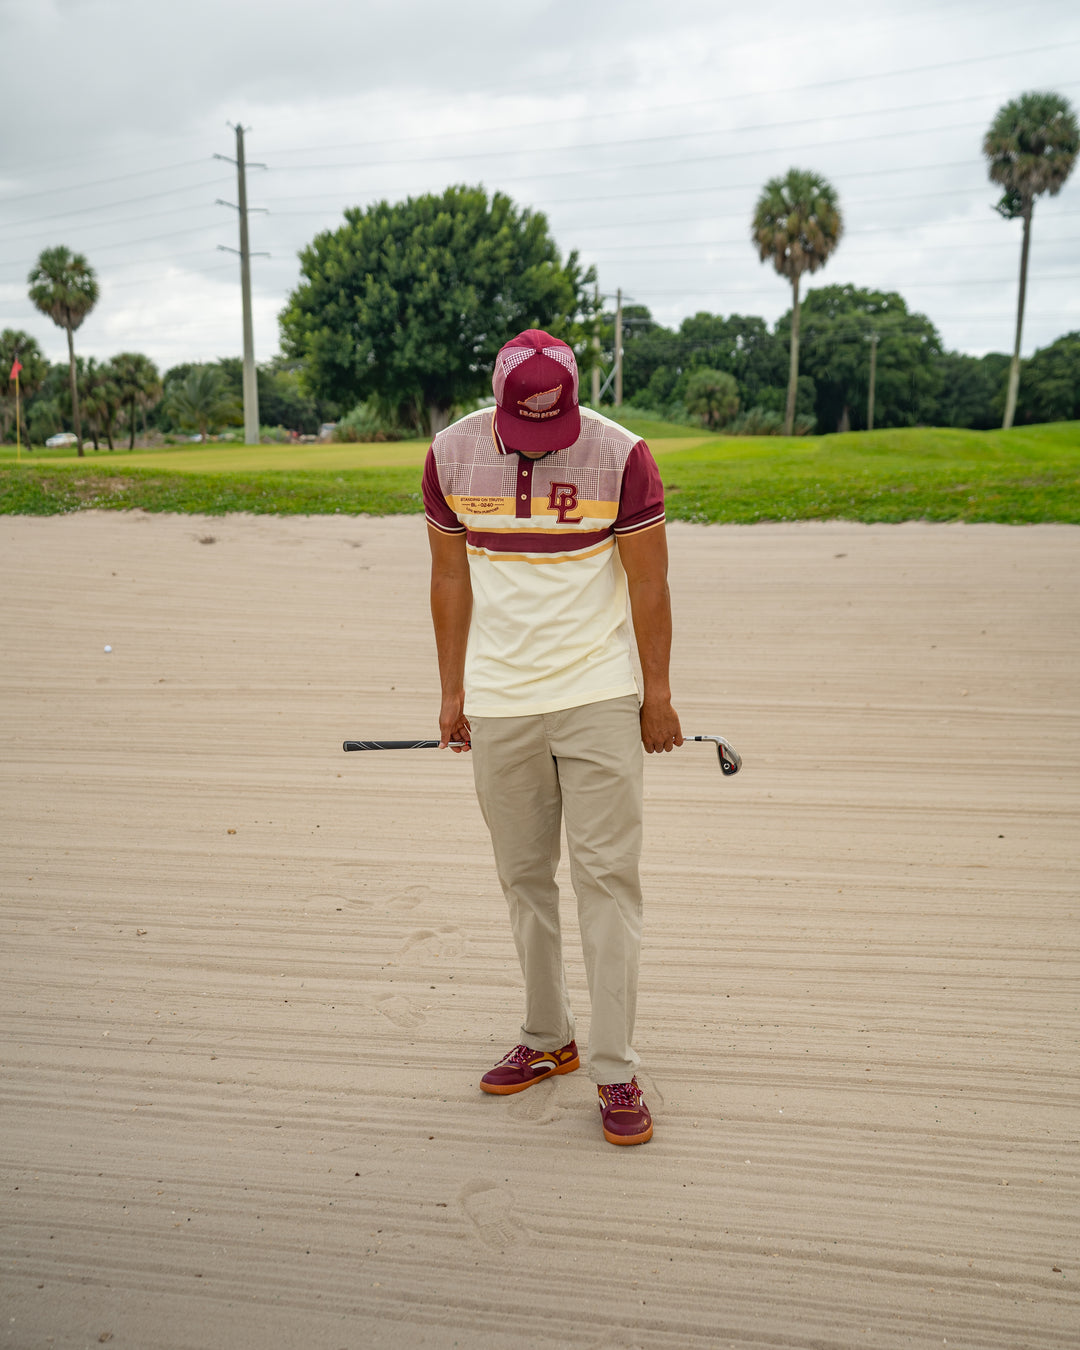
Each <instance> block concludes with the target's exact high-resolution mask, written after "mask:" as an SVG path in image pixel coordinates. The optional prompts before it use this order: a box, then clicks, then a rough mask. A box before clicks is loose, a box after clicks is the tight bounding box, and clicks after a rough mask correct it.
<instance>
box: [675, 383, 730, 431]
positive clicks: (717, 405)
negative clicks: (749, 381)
mask: <svg viewBox="0 0 1080 1350" xmlns="http://www.w3.org/2000/svg"><path fill="white" fill-rule="evenodd" d="M683 401H684V402H685V404H686V411H687V412H689V413H693V414H694V415H696V416H697V417H700V418H701V421H702V424H703V425H704V426H706V427H708V428H709V429H710V430H715V429H716V428H717V427H722V426H725V425H726V424H727V423H728V422H730V421H731V419H732V418H733V417H734V416H735V414H736V413H737V412H738V411H739V386H738V384H737V383H736V381H735V376H734V375H729V374H728V372H727V371H726V370H695V371H693V373H692V374H691V376H690V378H689V379H688V380H687V382H686V392H685V393H684V395H683Z"/></svg>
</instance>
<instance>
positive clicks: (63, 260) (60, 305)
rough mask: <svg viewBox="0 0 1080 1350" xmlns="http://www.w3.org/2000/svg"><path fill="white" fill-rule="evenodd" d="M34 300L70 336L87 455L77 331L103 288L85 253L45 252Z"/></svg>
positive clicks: (75, 411) (75, 407) (78, 424)
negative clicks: (80, 390)
mask: <svg viewBox="0 0 1080 1350" xmlns="http://www.w3.org/2000/svg"><path fill="white" fill-rule="evenodd" d="M28 280H29V283H30V299H31V300H32V301H33V303H34V304H35V305H36V306H37V308H38V309H40V310H41V312H42V314H47V315H48V316H49V318H50V319H52V321H53V323H55V324H56V325H57V326H58V327H60V328H62V329H63V330H64V332H65V333H66V334H67V343H68V377H69V379H70V382H71V413H72V418H73V420H74V422H75V435H76V437H77V438H78V445H79V454H80V455H81V454H82V452H83V444H82V419H81V417H80V415H79V389H78V378H77V372H76V369H75V337H74V334H75V330H76V329H77V328H78V327H79V325H80V324H81V323H82V321H83V320H84V319H85V318H86V316H87V315H88V314H89V313H90V311H91V310H92V309H93V308H94V306H95V305H96V304H97V302H98V296H99V295H100V289H99V287H98V282H97V277H96V276H95V275H94V269H93V268H92V267H91V266H90V264H89V263H88V262H87V261H86V259H85V258H84V257H83V255H82V254H81V253H72V252H71V250H70V249H67V248H64V246H63V245H62V244H60V245H57V247H56V248H47V249H44V250H43V252H42V253H41V255H40V257H39V258H38V260H37V263H36V264H35V266H34V269H33V271H32V272H31V273H30V276H29V278H28Z"/></svg>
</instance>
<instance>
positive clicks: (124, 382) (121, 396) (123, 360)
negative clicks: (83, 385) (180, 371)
mask: <svg viewBox="0 0 1080 1350" xmlns="http://www.w3.org/2000/svg"><path fill="white" fill-rule="evenodd" d="M109 367H110V370H111V373H112V381H113V384H114V385H115V386H116V393H117V398H118V400H119V402H120V405H121V407H123V408H124V410H125V411H126V413H127V422H128V449H129V450H134V449H135V414H136V412H138V411H140V410H141V411H142V412H143V413H144V414H145V412H146V410H147V408H150V407H152V406H153V405H154V404H155V403H156V402H157V401H158V399H159V398H160V397H161V389H162V386H161V376H160V375H159V374H158V368H157V366H155V365H154V363H153V361H151V360H150V358H149V357H148V356H144V355H143V354H142V352H120V354H119V355H118V356H114V357H113V359H112V360H111V361H110V362H109Z"/></svg>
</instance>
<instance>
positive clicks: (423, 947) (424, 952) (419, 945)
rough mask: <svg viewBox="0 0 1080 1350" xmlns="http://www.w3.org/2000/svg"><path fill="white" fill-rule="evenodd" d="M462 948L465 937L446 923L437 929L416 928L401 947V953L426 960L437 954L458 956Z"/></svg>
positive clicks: (419, 959) (463, 947)
mask: <svg viewBox="0 0 1080 1350" xmlns="http://www.w3.org/2000/svg"><path fill="white" fill-rule="evenodd" d="M464 950H465V938H464V936H463V935H462V933H461V931H460V930H459V929H457V928H454V927H452V926H451V925H449V924H447V925H446V926H444V927H443V928H439V929H437V930H436V929H434V928H418V929H417V930H416V932H415V933H413V935H412V936H411V937H410V938H409V940H408V941H407V942H406V943H405V945H404V947H402V949H401V955H402V956H405V955H409V956H412V957H414V958H415V959H416V960H418V961H427V960H431V959H432V958H433V957H439V956H451V957H453V956H460V955H461V954H462V952H463V951H464Z"/></svg>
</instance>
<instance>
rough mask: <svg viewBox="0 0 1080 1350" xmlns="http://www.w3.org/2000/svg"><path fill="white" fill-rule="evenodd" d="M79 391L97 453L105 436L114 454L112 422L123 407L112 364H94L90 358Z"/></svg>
mask: <svg viewBox="0 0 1080 1350" xmlns="http://www.w3.org/2000/svg"><path fill="white" fill-rule="evenodd" d="M79 388H80V390H81V394H80V397H81V399H82V404H81V406H82V411H83V412H85V413H86V414H87V416H88V417H89V419H90V428H91V431H90V434H91V436H92V438H93V441H94V449H95V450H98V449H100V448H101V447H100V446H99V445H98V438H99V437H100V436H101V435H102V434H104V436H105V440H106V441H107V442H108V446H109V449H110V450H115V449H116V446H115V445H113V422H114V421H115V420H116V414H117V413H118V412H119V411H120V408H121V406H122V403H121V399H120V388H119V386H118V385H117V383H116V377H115V373H114V371H113V368H112V363H111V362H108V361H106V362H99V361H95V360H94V358H93V357H92V356H91V357H90V359H89V360H88V361H87V362H86V365H85V367H84V368H83V370H82V372H81V375H80V378H79Z"/></svg>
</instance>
